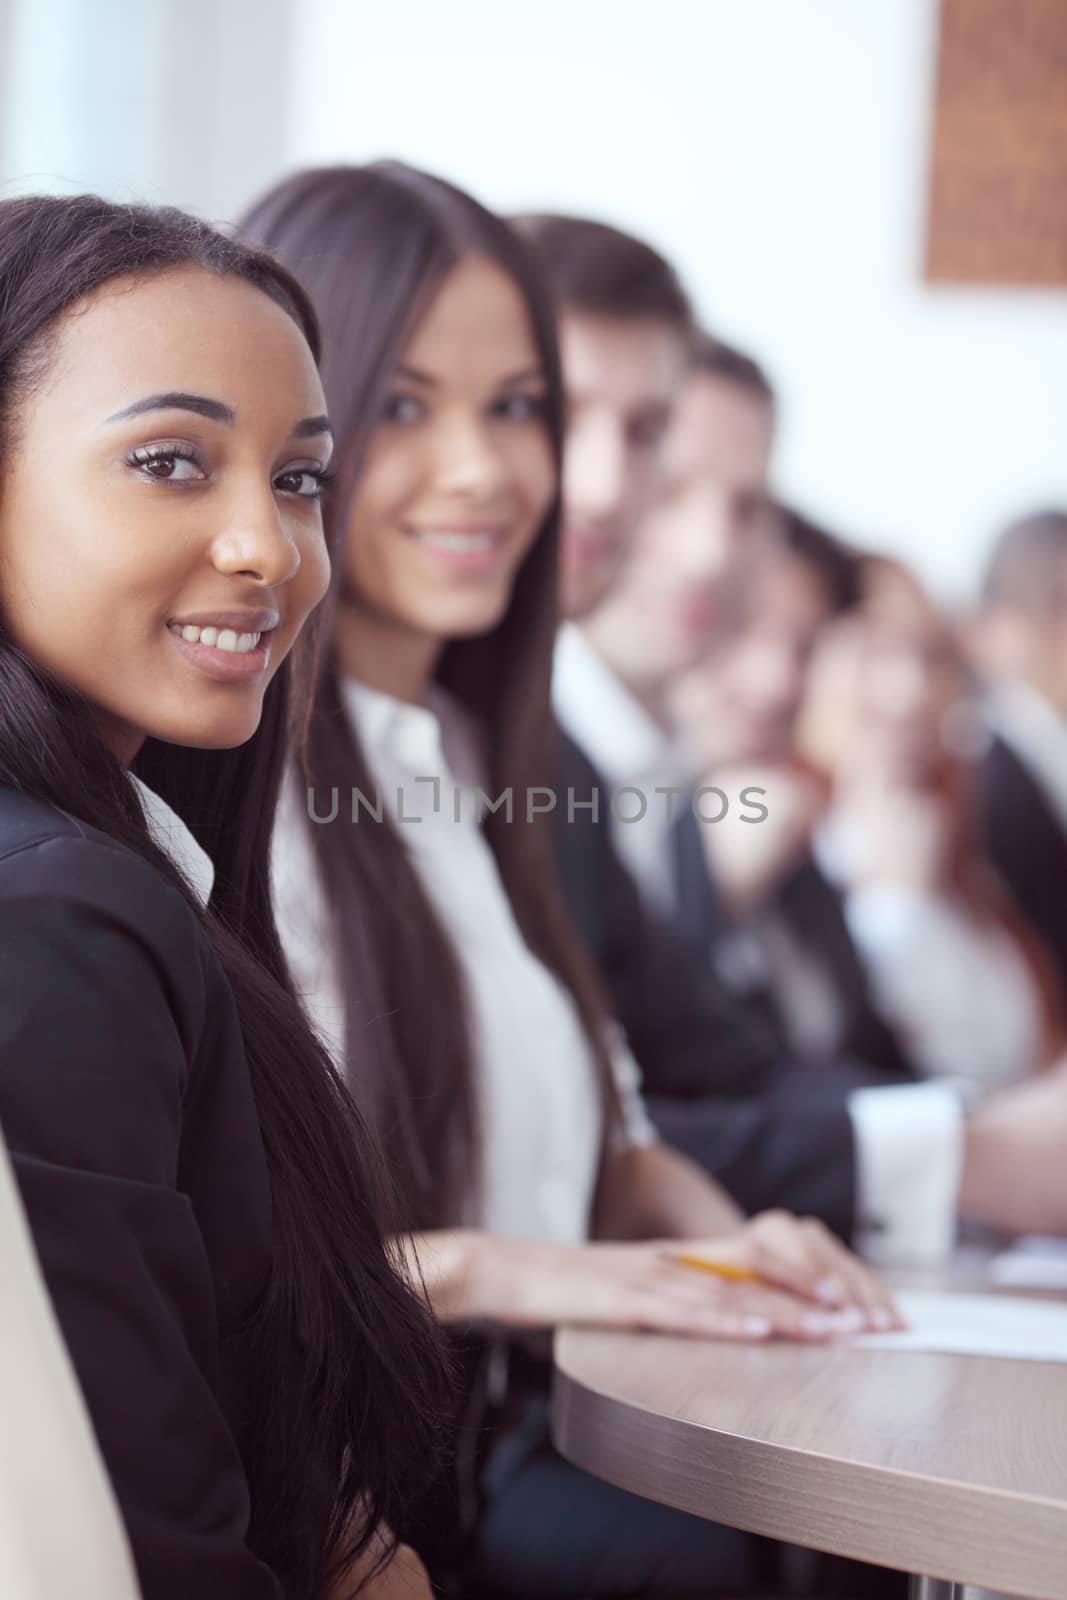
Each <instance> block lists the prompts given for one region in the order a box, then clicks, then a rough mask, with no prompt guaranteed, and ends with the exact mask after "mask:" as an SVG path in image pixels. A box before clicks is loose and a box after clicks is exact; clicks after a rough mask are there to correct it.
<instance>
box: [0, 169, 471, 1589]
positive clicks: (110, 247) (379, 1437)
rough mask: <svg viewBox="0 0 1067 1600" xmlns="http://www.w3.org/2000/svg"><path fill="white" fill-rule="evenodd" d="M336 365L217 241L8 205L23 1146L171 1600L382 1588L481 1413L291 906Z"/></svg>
mask: <svg viewBox="0 0 1067 1600" xmlns="http://www.w3.org/2000/svg"><path fill="white" fill-rule="evenodd" d="M316 348H317V328H316V323H315V318H314V315H313V313H312V311H311V309H310V307H309V304H308V302H307V300H306V297H305V296H304V294H303V292H302V291H301V290H300V288H299V287H298V285H297V284H296V283H295V282H294V281H293V280H292V279H290V277H289V276H288V275H287V274H286V273H285V272H284V271H283V270H282V269H281V268H279V267H278V266H277V265H276V264H275V263H274V262H273V261H271V260H270V259H269V258H268V257H267V256H265V255H263V254H261V253H259V252H257V251H253V250H250V249H248V248H247V247H245V246H242V245H237V244H235V243H233V242H232V241H229V240H226V239H225V238H223V237H222V236H221V235H219V234H217V233H215V232H214V231H213V230H211V229H209V228H207V227H206V226H204V225H203V224H201V223H198V222H196V221H194V220H193V219H191V218H189V217H186V216H184V215H182V214H181V213H179V212H173V211H150V210H147V209H142V208H136V207H119V206H111V205H108V204H106V203H104V202H103V201H100V200H96V199H93V198H89V197H82V198H78V199H72V200H52V199H25V200H18V201H10V202H6V203H4V204H2V205H0V1121H2V1123H3V1127H4V1132H5V1135H6V1137H7V1140H8V1143H9V1146H10V1150H11V1154H12V1158H13V1163H14V1166H15V1170H16V1173H17V1175H18V1178H19V1181H20V1185H21V1188H22V1194H23V1199H24V1202H25V1206H26V1210H27V1214H28V1216H29V1220H30V1223H31V1226H32V1229H33V1233H34V1240H35V1244H36V1248H37V1252H38V1255H39V1257H40V1260H41V1264H42V1267H43V1270H44V1273H45V1277H46V1281H47V1284H48V1288H49V1291H50V1293H51V1296H52V1299H53V1302H54V1304H55V1307H56V1310H57V1313H58V1316H59V1320H60V1324H61V1327H62V1329H63V1332H64V1335H65V1337H66V1339H67V1342H68V1344H69V1347H70V1351H71V1355H72V1357H73V1361H74V1365H75V1369H76V1372H77V1375H78V1378H79V1380H80V1382H81V1385H82V1388H83V1390H84V1393H85V1397H86V1400H87V1402H88V1406H89V1411H90V1414H91V1417H92V1420H93V1424H94V1427H95V1430H96V1433H97V1437H98V1439H99V1442H100V1446H101V1451H102V1454H103V1457H104V1461H105V1463H106V1465H107V1467H108V1470H109V1472H110V1474H111V1476H112V1479H113V1482H114V1485H115V1489H116V1492H117V1496H118V1499H119V1502H120V1505H121V1509H122V1512H123V1515H124V1518H125V1521H126V1526H127V1529H128V1532H129V1535H130V1541H131V1545H132V1548H133V1552H134V1556H135V1559H136V1563H137V1569H138V1576H139V1579H140V1582H141V1586H142V1590H143V1593H144V1595H145V1597H146V1600H170V1597H172V1596H173V1597H175V1600H177V1597H179V1596H181V1597H186V1596H188V1595H190V1594H197V1595H198V1596H200V1597H201V1600H216V1597H217V1600H223V1597H226V1600H234V1597H236V1596H238V1595H239V1596H241V1597H242V1600H281V1597H282V1596H283V1595H284V1596H287V1597H290V1600H297V1597H299V1600H309V1597H312V1596H318V1595H319V1594H320V1593H322V1591H323V1589H324V1586H326V1585H327V1584H330V1583H332V1582H333V1581H334V1580H335V1579H336V1578H338V1577H339V1576H340V1575H341V1574H342V1573H343V1572H345V1571H349V1572H352V1571H354V1570H355V1566H356V1564H357V1563H362V1564H363V1565H365V1564H366V1558H365V1555H364V1552H368V1551H377V1550H380V1549H382V1548H383V1543H382V1541H383V1540H384V1541H385V1543H386V1544H388V1541H389V1539H390V1537H391V1535H390V1533H389V1529H390V1528H391V1527H395V1526H397V1525H398V1524H400V1523H401V1522H402V1520H403V1517H404V1514H405V1510H404V1508H405V1505H406V1502H407V1498H408V1496H409V1494H410V1493H413V1492H415V1491H416V1490H417V1489H418V1488H419V1486H420V1485H421V1483H422V1481H423V1479H424V1476H425V1474H426V1473H427V1472H428V1471H429V1470H430V1467H431V1464H432V1460H433V1454H434V1443H435V1421H434V1419H435V1416H436V1414H437V1409H438V1406H439V1404H440V1402H441V1400H442V1396H443V1392H444V1377H443V1372H444V1369H443V1364H442V1361H441V1357H440V1352H439V1349H438V1346H437V1342H436V1338H435V1335H434V1333H433V1331H432V1328H431V1324H430V1322H429V1319H428V1317H427V1316H426V1313H425V1311H424V1309H423V1308H422V1306H421V1304H420V1303H419V1302H418V1301H417V1300H416V1299H415V1298H414V1297H412V1296H411V1295H410V1293H409V1292H408V1290H407V1289H406V1288H405V1287H404V1285H403V1284H402V1282H401V1281H400V1279H399V1277H398V1276H397V1275H396V1274H395V1272H394V1270H393V1265H392V1263H391V1261H390V1259H389V1257H388V1255H387V1252H386V1249H385V1247H384V1245H383V1242H382V1239H383V1229H384V1227H385V1225H386V1222H387V1217H386V1210H387V1208H386V1206H385V1203H384V1198H383V1196H384V1187H383V1184H382V1181H381V1177H380V1169H379V1164H378V1161H377V1158H376V1156H375V1152H374V1148H373V1146H372V1144H371V1141H370V1140H369V1137H368V1135H367V1133H366V1130H365V1129H364V1127H363V1125H362V1123H361V1121H360V1118H359V1116H358V1114H357V1113H356V1111H355V1108H354V1107H353V1106H352V1104H351V1102H350V1101H348V1099H347V1097H346V1095H345V1093H344V1091H343V1089H342V1087H341V1085H340V1083H339V1081H338V1080H337V1078H336V1076H335V1075H334V1073H333V1071H332V1069H331V1067H330V1064H329V1062H328V1060H327V1059H326V1057H325V1055H324V1053H323V1052H322V1050H321V1048H320V1047H319V1046H318V1044H317V1042H316V1040H315V1039H314V1037H313V1036H312V1034H311V1033H310V1031H309V1030H308V1028H307V1025H306V1023H305V1021H304V1019H303V1016H302V1013H301V1012H300V1010H299V1008H298V1006H297V1004H296V1001H295V999H294V997H293V994H292V990H291V986H290V983H289V979H288V976H287V973H286V969H285V963H284V960H283V958H282V955H281V950H280V947H279V943H278V938H277V934H276V931H275V927H274V921H273V917H272V913H271V908H270V898H269V893H268V891H267V888H266V884H267V855H268V846H269V839H270V830H271V825H272V821H273V810H274V800H275V796H276V793H277V788H278V783H279V779H280V771H281V763H282V761H283V759H284V731H285V725H286V717H287V710H288V700H289V686H288V669H287V665H286V657H287V655H288V653H289V651H290V649H291V647H292V645H293V643H294V640H295V639H296V637H297V634H298V633H299V631H300V629H301V627H302V625H303V624H304V622H305V620H306V618H307V617H308V615H309V613H310V612H311V610H312V609H313V608H314V606H315V605H316V604H317V603H318V601H319V600H320V599H321V597H322V594H323V591H324V589H325V586H326V583H327V577H328V563H327V557H326V549H325V544H324V540H323V534H322V521H321V510H320V505H319V499H320V495H321V493H322V490H323V487H324V485H325V484H326V482H327V481H328V477H329V453H330V438H329V425H328V422H327V419H326V416H325V407H324V401H323V394H322V388H321V385H320V382H319V377H318V372H317V369H316V361H315V354H316ZM149 784H150V785H151V787H149ZM56 1512H57V1516H59V1517H62V1507H57V1508H56ZM350 1587H351V1585H349V1588H350ZM337 1592H338V1593H339V1592H340V1590H338V1591H337Z"/></svg>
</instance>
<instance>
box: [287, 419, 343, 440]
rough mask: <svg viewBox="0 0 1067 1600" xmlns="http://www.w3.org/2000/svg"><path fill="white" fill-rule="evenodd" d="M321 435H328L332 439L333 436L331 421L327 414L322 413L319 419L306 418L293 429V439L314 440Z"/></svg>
mask: <svg viewBox="0 0 1067 1600" xmlns="http://www.w3.org/2000/svg"><path fill="white" fill-rule="evenodd" d="M320 433H328V434H330V435H331V437H332V435H333V429H332V428H331V427H330V419H329V417H328V416H326V415H325V413H320V415H319V416H317V417H304V418H303V420H302V421H300V422H298V423H297V425H296V427H295V428H294V429H293V438H294V439H314V438H315V437H316V436H317V435H318V434H320Z"/></svg>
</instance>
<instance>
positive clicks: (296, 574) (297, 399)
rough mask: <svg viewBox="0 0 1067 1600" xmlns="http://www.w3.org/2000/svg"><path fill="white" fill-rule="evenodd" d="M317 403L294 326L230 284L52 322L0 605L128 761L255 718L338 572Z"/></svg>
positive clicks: (21, 466)
mask: <svg viewBox="0 0 1067 1600" xmlns="http://www.w3.org/2000/svg"><path fill="white" fill-rule="evenodd" d="M324 411H325V406H324V403H323V396H322V388H321V386H320V383H319V378H318V373H317V371H316V368H315V363H314V360H313V359H312V356H311V352H310V350H309V349H308V346H307V343H306V341H305V340H304V338H303V335H302V334H301V332H300V330H299V328H298V327H297V326H296V324H295V323H294V322H293V320H292V318H291V317H289V316H288V315H287V314H286V312H285V311H284V310H282V308H281V307H280V306H278V305H276V304H275V302H274V301H273V300H271V299H270V298H269V297H268V296H267V295H265V294H263V293H262V292H261V291H260V290H258V289H255V288H253V287H252V286H251V285H249V284H246V283H244V282H243V281H241V280H240V279H238V278H234V277H219V276H217V275H215V274H214V273H209V272H206V271H203V270H201V269H199V268H195V267H190V268H182V269H180V270H175V271H168V272H165V273H161V274H159V275H157V276H153V277H149V278H140V279H137V278H125V279H121V280H115V281H114V282H112V283H110V284H108V285H106V286H105V287H104V288H103V289H101V290H99V291H97V292H96V293H94V294H93V295H91V296H89V297H88V298H87V299H86V300H84V301H82V302H80V303H79V304H78V305H77V306H75V307H73V308H72V309H71V311H70V312H69V313H67V314H66V315H64V316H63V317H62V318H61V319H60V321H59V323H58V324H57V325H56V328H55V329H54V331H53V336H52V337H51V339H50V341H49V348H48V350H47V370H46V371H45V373H44V376H43V378H42V380H41V381H40V382H38V383H35V384H34V386H33V389H32V392H31V393H30V395H29V396H28V398H27V399H26V400H25V401H24V402H22V403H21V404H20V405H19V406H18V408H17V411H16V414H15V418H14V427H13V437H12V440H11V444H10V448H9V450H8V453H7V458H6V460H5V462H4V464H3V471H2V476H0V604H2V608H3V616H4V621H5V623H6V625H7V627H8V629H9V631H10V632H11V634H12V635H13V637H14V639H15V642H16V643H17V644H18V645H19V646H20V647H21V648H22V649H23V650H24V651H25V652H26V653H27V654H28V655H29V656H31V657H32V658H33V659H34V660H35V661H36V662H38V663H39V664H40V665H41V666H43V667H45V668H46V669H47V670H48V671H49V672H50V673H51V674H52V675H53V676H54V677H55V678H58V679H60V680H61V681H62V682H63V683H65V684H67V685H68V686H70V687H71V688H73V689H75V690H77V691H79V692H80V693H81V694H83V695H84V696H85V697H86V698H87V699H88V700H89V702H90V703H91V705H92V706H93V707H94V709H95V712H96V714H97V717H98V719H99V722H100V726H101V731H102V733H103V734H104V737H105V738H106V739H107V740H108V743H109V744H110V745H111V747H112V749H114V750H115V752H116V754H118V755H119V757H120V759H122V760H124V761H129V760H131V759H132V757H133V755H134V754H135V753H136V751H137V749H138V747H139V745H140V743H141V741H142V740H143V739H144V738H145V736H146V735H150V736H152V737H154V738H157V739H164V740H167V741H169V742H170V743H173V744H181V745H197V746H203V747H210V748H225V747H229V746H233V745H238V744H241V743H243V742H244V741H245V740H246V739H248V738H249V737H250V736H251V735H252V734H253V733H254V732H255V729H256V727H257V725H258V723H259V718H260V714H261V710H262V703H263V694H264V691H265V690H266V687H267V685H268V683H269V682H270V680H271V678H272V676H273V675H274V673H275V672H276V671H277V669H278V667H279V665H280V664H281V662H282V661H283V660H284V658H285V656H286V653H287V652H288V650H289V648H290V647H291V645H292V643H293V640H294V639H295V637H296V635H297V633H298V632H299V630H300V627H301V624H302V623H303V622H304V620H305V618H306V617H307V615H308V613H309V611H310V610H311V609H312V607H313V606H315V605H316V604H317V603H318V601H319V600H320V599H321V598H322V595H323V593H324V591H325V588H326V585H327V582H328V576H329V573H328V563H327V556H326V549H325V543H324V540H323V534H322V520H321V511H320V506H319V500H318V494H319V491H320V482H321V479H322V478H323V476H324V472H325V468H326V465H327V462H328V458H329V453H330V438H329V433H328V429H327V424H326V419H325V416H324V415H323V413H324Z"/></svg>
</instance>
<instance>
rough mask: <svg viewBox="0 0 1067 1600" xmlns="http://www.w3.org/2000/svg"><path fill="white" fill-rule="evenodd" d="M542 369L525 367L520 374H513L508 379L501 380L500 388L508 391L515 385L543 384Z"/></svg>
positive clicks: (544, 379) (544, 380)
mask: <svg viewBox="0 0 1067 1600" xmlns="http://www.w3.org/2000/svg"><path fill="white" fill-rule="evenodd" d="M545 382H547V379H546V378H545V374H544V369H543V368H541V367H525V368H524V369H523V370H522V372H513V373H512V374H511V375H510V377H507V378H501V380H500V388H501V389H510V388H511V387H512V386H513V385H514V384H517V383H545Z"/></svg>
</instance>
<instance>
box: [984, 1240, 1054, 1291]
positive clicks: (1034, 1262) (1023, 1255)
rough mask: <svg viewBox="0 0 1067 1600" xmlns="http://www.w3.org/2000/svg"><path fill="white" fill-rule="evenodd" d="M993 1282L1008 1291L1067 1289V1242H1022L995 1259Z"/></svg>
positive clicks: (991, 1276)
mask: <svg viewBox="0 0 1067 1600" xmlns="http://www.w3.org/2000/svg"><path fill="white" fill-rule="evenodd" d="M989 1281H990V1283H995V1284H999V1285H1001V1286H1003V1287H1004V1288H1005V1289H1067V1239H1045V1238H1041V1237H1039V1236H1038V1235H1036V1234H1035V1235H1033V1236H1032V1237H1027V1238H1025V1239H1019V1240H1018V1241H1017V1243H1016V1244H1014V1245H1013V1246H1012V1248H1011V1249H1010V1250H1005V1251H1004V1252H1003V1254H1002V1255H999V1256H994V1257H993V1260H992V1261H991V1262H990V1263H989Z"/></svg>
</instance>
